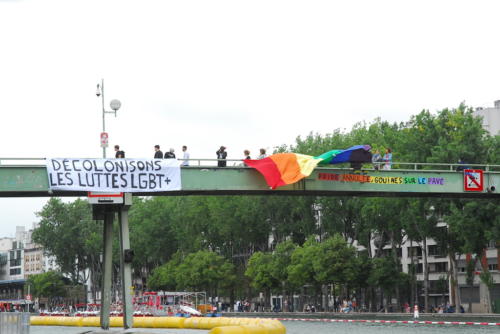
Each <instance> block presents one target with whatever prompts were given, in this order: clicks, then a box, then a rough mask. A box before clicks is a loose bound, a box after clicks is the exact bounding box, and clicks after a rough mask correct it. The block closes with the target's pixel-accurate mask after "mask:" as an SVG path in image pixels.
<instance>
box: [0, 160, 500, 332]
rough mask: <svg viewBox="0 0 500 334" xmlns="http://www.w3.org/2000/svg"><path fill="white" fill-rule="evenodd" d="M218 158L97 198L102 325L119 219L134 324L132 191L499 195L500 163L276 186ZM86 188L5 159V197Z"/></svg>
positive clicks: (322, 171)
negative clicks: (115, 196) (177, 177)
mask: <svg viewBox="0 0 500 334" xmlns="http://www.w3.org/2000/svg"><path fill="white" fill-rule="evenodd" d="M216 162H217V161H216V160H213V159H212V160H196V159H195V160H190V166H188V167H182V168H181V184H182V186H181V190H175V191H168V192H152V193H144V192H141V193H131V194H130V193H127V194H125V195H124V196H123V202H122V204H121V205H114V204H101V205H99V204H94V205H93V215H94V219H97V220H103V221H104V222H103V266H102V267H103V270H102V271H103V278H102V280H103V283H102V291H101V292H102V300H101V305H102V306H101V319H100V324H101V328H103V329H109V325H110V319H109V311H110V301H111V291H112V289H111V273H112V246H113V243H112V240H113V221H114V219H115V218H114V217H115V215H116V214H118V220H119V226H120V235H119V236H120V268H121V272H120V276H121V280H122V282H123V284H122V295H123V298H124V303H123V307H124V313H123V324H124V328H131V327H132V312H133V311H132V297H131V292H130V290H129V288H130V287H131V279H132V275H131V261H132V257H133V250H131V249H130V240H129V227H128V209H129V207H130V205H131V204H132V201H131V195H137V196H185V195H261V194H270V195H273V194H274V195H276V194H282V195H312V196H315V195H322V196H340V195H346V196H394V197H402V196H412V197H467V198H497V199H499V198H500V192H499V191H498V190H497V187H498V186H499V185H500V166H498V165H469V166H463V165H456V164H455V165H454V164H419V163H394V164H393V165H392V169H391V170H375V169H373V168H367V169H362V170H356V171H355V170H353V169H351V168H331V167H319V168H316V169H315V170H314V171H313V173H312V174H311V175H310V176H309V177H307V178H305V179H303V180H301V181H299V182H297V183H295V184H293V185H288V186H285V187H281V188H278V189H276V190H271V189H269V187H268V186H267V184H266V182H265V180H264V177H263V176H262V175H261V174H260V173H259V172H257V171H256V170H254V169H252V168H248V167H246V166H244V165H243V163H242V161H241V160H228V161H227V162H228V163H229V165H232V166H228V167H216ZM87 195H88V194H87V193H86V192H83V191H52V190H51V189H50V188H49V177H48V174H47V169H46V164H45V159H37V158H0V197H50V196H61V197H62V196H79V197H80V196H81V197H84V196H87Z"/></svg>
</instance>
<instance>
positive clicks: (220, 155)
mask: <svg viewBox="0 0 500 334" xmlns="http://www.w3.org/2000/svg"><path fill="white" fill-rule="evenodd" d="M215 154H217V160H218V161H217V166H218V167H226V157H227V152H226V147H225V146H221V147H220V148H219V150H218V151H217V152H215Z"/></svg>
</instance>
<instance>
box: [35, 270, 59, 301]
mask: <svg viewBox="0 0 500 334" xmlns="http://www.w3.org/2000/svg"><path fill="white" fill-rule="evenodd" d="M27 284H28V285H29V286H30V290H31V291H30V293H31V294H32V295H33V296H34V297H37V298H39V297H46V298H53V297H65V296H66V290H65V288H64V277H63V275H62V274H61V273H60V272H56V271H47V272H45V273H42V274H36V275H31V276H30V277H29V278H28V282H27Z"/></svg>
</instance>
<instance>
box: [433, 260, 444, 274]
mask: <svg viewBox="0 0 500 334" xmlns="http://www.w3.org/2000/svg"><path fill="white" fill-rule="evenodd" d="M447 271H448V262H436V263H429V272H430V273H445V272H447Z"/></svg>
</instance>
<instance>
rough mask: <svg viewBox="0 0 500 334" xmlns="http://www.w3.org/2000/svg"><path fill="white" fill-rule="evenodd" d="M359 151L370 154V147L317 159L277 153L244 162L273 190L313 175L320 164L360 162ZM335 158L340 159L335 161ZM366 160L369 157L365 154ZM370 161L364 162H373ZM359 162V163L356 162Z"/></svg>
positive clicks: (339, 152) (335, 153)
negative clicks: (256, 171)
mask: <svg viewBox="0 0 500 334" xmlns="http://www.w3.org/2000/svg"><path fill="white" fill-rule="evenodd" d="M359 150H363V151H367V152H368V153H369V150H370V146H369V145H358V146H353V147H350V148H348V149H347V150H331V151H328V152H326V153H323V154H321V155H318V156H316V157H313V156H311V155H305V154H298V153H277V154H273V155H271V156H269V157H267V158H264V159H260V160H244V162H245V164H246V165H247V166H250V167H253V168H255V169H257V170H258V171H259V172H260V173H261V174H262V175H263V176H264V178H265V179H266V182H267V184H268V185H269V187H271V189H276V188H277V187H281V186H286V185H288V184H293V183H296V182H298V181H300V180H302V179H303V178H305V177H308V176H309V175H311V173H312V171H313V170H314V168H316V166H318V164H320V163H321V164H332V163H342V162H351V160H350V159H353V160H352V161H355V160H359V156H360V154H359V152H358V151H359ZM335 157H339V158H338V159H335ZM363 157H364V159H367V155H366V154H363ZM369 157H370V160H366V161H363V162H371V153H369ZM356 162H357V161H356Z"/></svg>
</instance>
